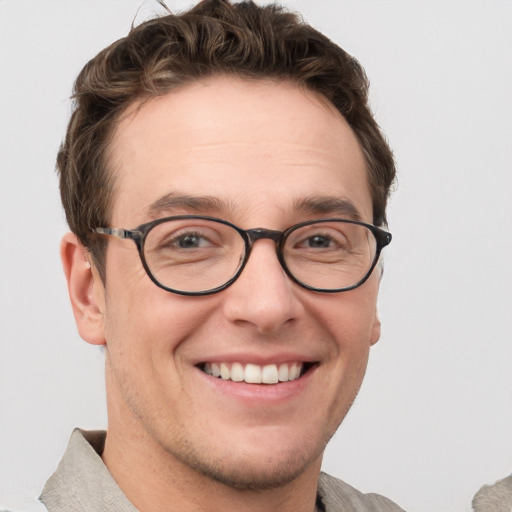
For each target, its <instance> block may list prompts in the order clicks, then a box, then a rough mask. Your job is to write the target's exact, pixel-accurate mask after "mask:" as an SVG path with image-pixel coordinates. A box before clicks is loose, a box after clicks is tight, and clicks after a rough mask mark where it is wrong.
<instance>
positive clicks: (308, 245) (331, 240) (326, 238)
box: [293, 229, 348, 251]
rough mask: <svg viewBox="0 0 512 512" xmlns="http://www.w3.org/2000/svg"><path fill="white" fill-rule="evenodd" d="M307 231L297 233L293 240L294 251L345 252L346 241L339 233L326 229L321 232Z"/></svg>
mask: <svg viewBox="0 0 512 512" xmlns="http://www.w3.org/2000/svg"><path fill="white" fill-rule="evenodd" d="M307 231H309V232H306V233H304V232H301V233H300V234H299V233H297V235H299V236H297V237H296V238H294V240H293V247H294V248H295V249H305V250H308V249H310V250H322V249H323V250H330V251H333V250H334V251H340V250H346V249H347V247H348V240H347V238H346V237H345V236H344V234H343V233H342V232H341V231H338V230H334V229H326V230H322V231H321V232H318V231H316V232H315V231H313V230H310V229H308V230H307Z"/></svg>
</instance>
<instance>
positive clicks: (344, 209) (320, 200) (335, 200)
mask: <svg viewBox="0 0 512 512" xmlns="http://www.w3.org/2000/svg"><path fill="white" fill-rule="evenodd" d="M293 206H294V210H296V211H298V212H301V213H305V214H315V215H328V216H332V215H334V216H339V217H342V218H349V219H351V220H357V221H361V220H362V216H361V214H360V212H359V210H358V209H357V208H356V206H355V205H354V203H353V202H352V201H350V200H349V199H345V198H341V197H333V196H313V197H306V198H303V199H297V200H296V201H295V202H294V205H293Z"/></svg>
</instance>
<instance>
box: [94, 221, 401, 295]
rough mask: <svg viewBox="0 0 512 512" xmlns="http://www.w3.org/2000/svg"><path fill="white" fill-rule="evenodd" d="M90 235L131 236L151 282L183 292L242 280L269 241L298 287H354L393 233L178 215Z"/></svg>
mask: <svg viewBox="0 0 512 512" xmlns="http://www.w3.org/2000/svg"><path fill="white" fill-rule="evenodd" d="M95 232H96V233H99V234H102V235H112V236H116V237H118V238H130V239H132V240H133V241H134V242H135V243H136V245H137V248H138V250H139V254H140V258H141V261H142V265H143V266H144V269H145V270H146V272H147V274H148V276H149V277H150V278H151V280H152V281H153V282H154V283H155V284H156V285H157V286H159V287H160V288H163V289H164V290H167V291H169V292H172V293H178V294H181V295H209V294H212V293H217V292H220V291H221V290H224V289H226V288H227V287H228V286H230V285H231V284H233V283H234V282H235V281H236V279H237V278H238V277H239V276H240V274H241V273H242V270H243V269H244V267H245V265H246V263H247V261H248V259H249V256H250V254H251V249H252V247H253V245H254V243H255V242H256V241H257V240H260V239H270V240H273V241H274V242H275V244H276V252H277V259H278V260H279V262H280V264H281V266H282V267H283V269H284V271H285V272H286V274H287V275H288V276H289V277H290V279H292V280H293V281H294V282H295V283H297V284H298V285H300V286H302V287H303V288H306V289H308V290H313V291H316V292H326V293H332V292H343V291H348V290H352V289H354V288H357V287H358V286H361V285H362V284H363V283H364V282H365V281H366V280H367V279H368V277H369V276H370V274H371V273H372V271H373V269H374V268H375V265H376V264H377V261H378V259H379V255H380V252H381V250H382V249H383V248H384V247H386V245H388V244H389V243H390V242H391V233H388V232H387V231H384V230H382V229H380V228H378V227H376V226H372V225H371V224H365V223H363V222H358V221H353V220H345V219H320V220H310V221H307V222H301V223H300V224H296V225H294V226H291V227H290V228H288V229H287V230H285V231H274V230H271V229H262V228H256V229H247V230H244V229H241V228H239V227H237V226H235V225H234V224H231V223H230V222H228V221H226V220H222V219H216V218H213V217H205V216H202V215H180V216H175V217H166V218H164V219H158V220H154V221H152V222H148V223H146V224H142V225H141V226H139V227H138V228H136V229H133V230H128V229H118V228H96V229H95ZM261 277H262V279H264V278H265V276H264V275H262V276H261Z"/></svg>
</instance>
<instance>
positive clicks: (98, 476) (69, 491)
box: [40, 429, 403, 512]
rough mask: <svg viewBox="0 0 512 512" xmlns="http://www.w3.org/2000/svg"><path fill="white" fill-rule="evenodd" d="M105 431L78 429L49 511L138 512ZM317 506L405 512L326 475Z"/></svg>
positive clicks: (49, 495)
mask: <svg viewBox="0 0 512 512" xmlns="http://www.w3.org/2000/svg"><path fill="white" fill-rule="evenodd" d="M105 437H106V433H105V432H104V431H94V432H85V431H82V430H79V429H76V430H75V431H74V432H73V434H72V435H71V439H70V441H69V445H68V448H67V450H66V452H65V454H64V457H63V458H62V460H61V462H60V464H59V466H58V467H57V470H56V471H55V473H54V474H53V475H52V476H51V477H50V479H49V480H48V482H46V485H45V487H44V489H43V492H42V494H41V498H40V499H41V501H42V502H43V503H44V504H45V505H46V507H47V508H48V510H49V512H75V511H76V512H78V511H88V512H93V511H94V512H98V511H105V512H137V509H136V508H135V507H134V506H133V505H132V503H130V501H129V500H128V498H127V497H126V496H125V495H124V493H123V491H121V489H120V488H119V486H118V485H117V484H116V482H115V481H114V479H113V478H112V475H111V474H110V473H109V471H108V469H107V467H106V466H105V465H104V464H103V461H102V460H101V453H102V452H103V447H104V445H105ZM317 506H318V508H319V510H322V508H323V509H324V510H325V512H343V511H346V512H400V511H401V512H403V509H401V508H400V507H399V506H397V505H396V504H394V503H393V502H392V501H390V500H388V499H387V498H384V497H383V496H379V495H378V494H363V493H361V492H359V491H358V490H356V489H354V488H353V487H351V486H350V485H348V484H346V483H344V482H342V481H341V480H338V479H336V478H333V477H331V476H329V475H326V474H325V473H321V474H320V479H319V484H318V497H317Z"/></svg>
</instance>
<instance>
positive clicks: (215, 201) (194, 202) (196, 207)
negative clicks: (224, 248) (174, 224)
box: [147, 192, 228, 218]
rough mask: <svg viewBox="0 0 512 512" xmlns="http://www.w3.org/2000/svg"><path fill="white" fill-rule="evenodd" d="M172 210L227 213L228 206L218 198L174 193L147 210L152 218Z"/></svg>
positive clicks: (163, 197)
mask: <svg viewBox="0 0 512 512" xmlns="http://www.w3.org/2000/svg"><path fill="white" fill-rule="evenodd" d="M172 210H186V211H187V212H188V211H190V212H195V213H204V212H215V213H219V212H225V211H226V210H228V207H227V204H226V203H225V202H224V201H222V200H221V199H219V198H217V197H212V196H189V195H178V194H175V193H173V192H171V193H169V194H166V195H164V196H162V197H160V198H159V199H157V200H156V201H154V202H153V203H151V204H150V205H149V207H148V209H147V211H148V214H149V215H150V216H151V217H152V218H158V217H160V216H161V215H163V214H167V213H169V212H170V211H172Z"/></svg>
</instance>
